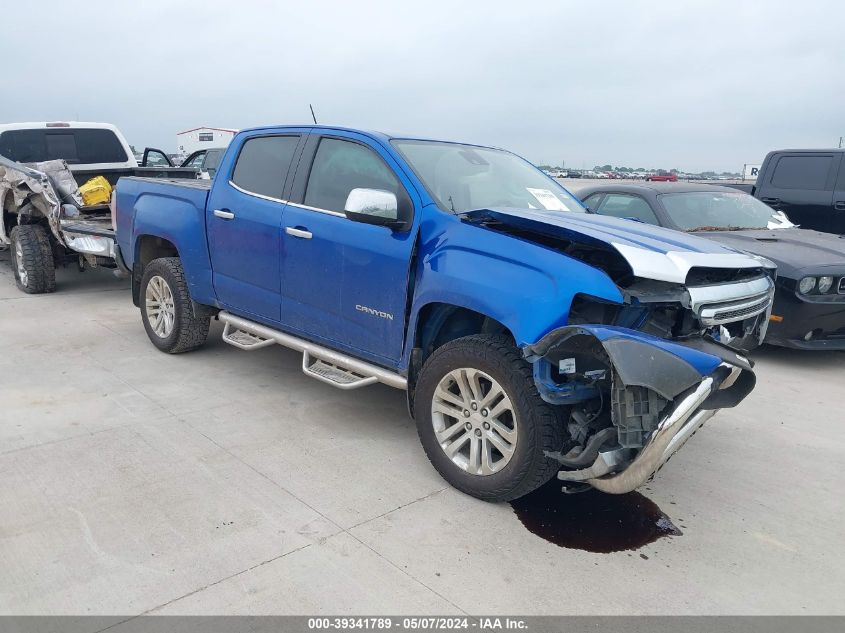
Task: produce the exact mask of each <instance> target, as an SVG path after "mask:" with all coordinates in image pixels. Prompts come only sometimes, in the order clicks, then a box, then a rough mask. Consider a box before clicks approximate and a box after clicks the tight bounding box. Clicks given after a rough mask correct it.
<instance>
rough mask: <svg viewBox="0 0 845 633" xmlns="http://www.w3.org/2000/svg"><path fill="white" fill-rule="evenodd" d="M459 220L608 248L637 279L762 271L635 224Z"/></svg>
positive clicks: (579, 216) (555, 217)
mask: <svg viewBox="0 0 845 633" xmlns="http://www.w3.org/2000/svg"><path fill="white" fill-rule="evenodd" d="M461 217H462V218H464V219H465V220H467V221H468V222H471V223H473V224H483V223H485V222H495V223H499V224H504V225H507V226H512V227H514V228H518V229H521V230H526V231H534V232H536V233H541V234H544V235H551V236H553V237H558V238H560V239H563V240H571V241H576V242H581V243H587V244H590V243H592V244H596V245H607V246H610V247H612V248H614V249H615V250H616V251H617V252H619V254H620V255H622V257H624V258H625V260H626V261H627V262H628V264H629V265H630V266H631V269H632V270H633V272H634V274H635V275H636V276H637V277H643V278H645V279H656V280H659V281H668V282H673V283H684V281H685V280H686V276H687V273H689V269H690V268H693V267H707V268H734V269H736V268H761V267H772V266H770V265H769V266H767V265H766V263H765V262H762V261H761V260H760V259H758V258H755V257H752V256H751V255H748V254H746V253H742V252H739V251H735V250H733V249H731V248H728V247H726V246H722V245H721V244H718V243H716V242H714V241H712V240H707V239H704V238H701V237H697V236H695V235H689V234H687V233H681V232H680V231H674V230H672V229H665V228H662V227H659V226H653V225H651V224H644V223H642V222H636V221H634V220H623V219H619V218H613V217H608V216H603V215H595V214H588V213H572V212H566V211H547V210H543V209H514V208H497V209H476V210H474V211H466V212H465V213H462V214H461Z"/></svg>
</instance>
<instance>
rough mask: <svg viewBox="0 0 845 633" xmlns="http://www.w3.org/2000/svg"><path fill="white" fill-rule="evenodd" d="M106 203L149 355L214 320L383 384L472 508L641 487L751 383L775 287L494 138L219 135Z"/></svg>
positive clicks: (749, 267)
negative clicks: (217, 144)
mask: <svg viewBox="0 0 845 633" xmlns="http://www.w3.org/2000/svg"><path fill="white" fill-rule="evenodd" d="M115 219H116V226H117V238H118V246H119V251H120V252H121V253H122V254H123V257H124V259H125V261H126V264H127V265H128V266H129V267H130V268H131V269H132V290H133V299H134V301H135V304H136V305H137V306H139V307H140V310H141V320H142V322H143V325H144V328H145V329H146V331H147V335H148V336H149V338H150V340H151V341H152V343H153V344H154V345H155V346H156V347H157V348H158V349H160V350H162V351H163V352H167V353H171V354H173V353H180V352H187V351H190V350H192V349H196V348H197V347H199V346H201V345H202V344H203V343H204V342H205V340H206V338H207V336H208V332H209V321H210V319H212V318H217V319H219V320H220V321H222V322H223V323H224V324H225V329H224V330H223V339H224V340H225V341H226V342H227V343H230V344H231V345H234V346H235V347H237V348H240V349H243V350H255V349H261V348H264V347H266V346H268V345H273V344H279V345H283V346H286V347H290V348H293V349H295V350H297V351H299V352H302V355H303V361H302V369H303V371H304V372H305V373H306V374H307V375H309V376H311V377H313V378H315V379H318V380H321V381H323V382H326V383H328V384H330V385H333V386H336V387H339V388H342V389H355V388H359V387H364V386H366V385H371V384H373V383H375V382H381V383H383V384H386V385H389V386H392V387H397V388H400V389H404V390H406V392H407V394H408V401H409V407H410V410H411V412H412V414H413V416H414V418H415V419H416V423H417V430H418V433H419V436H420V439H421V441H422V444H423V447H424V448H425V451H426V454H427V455H428V457H429V459H430V460H431V462H432V464H433V465H434V467H435V468H436V469H437V470H438V471H439V472H440V474H441V475H442V476H443V477H444V478H445V479H446V480H447V481H449V482H450V483H451V484H452V485H453V486H455V487H456V488H458V489H460V490H462V491H464V492H467V493H469V494H471V495H475V496H476V497H479V498H482V499H486V500H499V501H501V500H508V499H515V498H517V497H520V496H522V495H525V494H527V493H529V492H531V491H532V490H534V489H536V488H537V487H539V486H541V485H542V484H544V483H546V482H547V481H549V480H550V479H552V478H553V477H554V476H555V475H557V476H558V478H559V479H560V480H562V481H563V482H565V484H564V485H565V486H566V488H567V489H570V490H574V489H578V488H584V487H594V488H598V489H600V490H604V491H606V492H610V493H624V492H628V491H630V490H633V489H635V488H637V487H638V486H640V485H642V484H643V483H645V482H646V481H647V480H648V479H649V477H651V476H652V475H653V474H654V473H655V472H656V471H657V470H658V469H659V468H660V467H661V466H662V465H663V463H664V462H665V461H666V460H667V459H668V458H669V457H670V456H671V455H672V453H674V452H675V451H676V450H677V449H678V448H679V447H680V446H681V445H682V444H683V443H684V442H685V441H686V439H687V438H689V437H690V436H691V435H692V433H694V432H695V431H696V430H697V429H698V428H699V427H700V426H701V425H702V424H703V423H704V422H705V421H706V420H707V419H709V418H710V417H711V416H712V415H713V414H714V413H715V412H716V411H717V410H718V409H720V408H724V407H732V406H735V405H736V404H738V403H739V402H741V401H742V400H743V398H745V396H746V395H748V393H749V392H750V391H751V389H752V388H753V386H754V381H755V377H754V373H753V371H752V369H751V363H750V362H749V361H748V360H747V359H746V358H745V356H744V351H745V350H748V349H751V348H753V347H756V346H757V345H758V344H759V343H760V341H761V340H762V337H763V335H764V333H765V330H766V326H767V324H768V319H769V312H770V308H771V301H772V295H773V293H774V283H773V278H774V274H775V269H774V266H773V265H772V264H771V262H768V261H767V260H764V259H761V258H755V257H753V256H750V255H747V254H744V253H740V252H737V251H734V250H731V249H728V248H725V247H723V246H720V245H719V244H716V243H714V242H712V241H710V240H705V239H702V238H697V237H695V236H692V235H687V234H684V233H678V232H675V231H670V230H667V229H661V228H659V227H654V226H650V225H646V224H642V223H638V222H634V221H629V220H622V219H617V218H611V217H603V216H598V215H594V214H590V213H588V212H587V210H586V209H585V208H584V207H583V206H582V205H581V203H580V202H579V201H578V200H577V199H575V198H574V197H573V196H572V195H570V194H569V193H568V192H567V191H566V190H565V189H563V188H562V187H561V186H560V185H559V184H558V183H557V182H555V180H554V179H552V178H549V177H547V176H546V175H544V174H543V173H542V172H541V171H540V170H538V169H536V168H535V167H534V166H532V165H530V164H529V163H528V162H526V161H525V160H523V159H521V158H519V157H517V156H515V155H514V154H511V153H509V152H506V151H504V150H500V149H493V148H488V147H479V146H473V145H464V144H458V143H447V142H441V141H430V140H424V139H414V138H402V137H399V138H397V137H391V136H387V135H383V134H376V133H371V132H363V131H358V130H349V129H339V128H326V127H317V126H314V127H311V126H309V127H285V126H278V127H266V128H257V129H252V130H245V131H242V132H240V133H239V134H238V135H237V136H236V137H235V138H234V139H233V140H232V142H231V144H230V145H229V148H228V149H227V150H226V153H225V155H224V157H223V159H222V160H221V162H220V166H219V169H218V171H217V173H216V174H215V177H214V179H213V180H212V181H193V182H187V181H184V182H181V183H180V182H178V181H175V180H174V181H167V182H163V181H153V180H149V179H146V178H123V179H121V180H120V182H119V183H118V186H117V192H116V207H115ZM377 426H378V424H375V425H371V427H370V428H368V429H363V430H362V434H363V433H366V432H368V431H369V432H372V431H373V429H375V428H376V427H377ZM714 432H724V431H723V430H719V429H716V430H715V431H714ZM362 441H366V440H365V438H363V437H362Z"/></svg>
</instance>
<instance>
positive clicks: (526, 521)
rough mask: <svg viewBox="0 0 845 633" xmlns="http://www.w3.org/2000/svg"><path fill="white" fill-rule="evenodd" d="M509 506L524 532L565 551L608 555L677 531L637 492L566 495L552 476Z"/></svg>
mask: <svg viewBox="0 0 845 633" xmlns="http://www.w3.org/2000/svg"><path fill="white" fill-rule="evenodd" d="M511 506H512V507H513V510H514V512H516V516H517V517H519V520H520V521H521V522H522V524H523V525H524V526H525V527H526V528H528V530H529V531H530V532H532V533H534V534H536V535H537V536H539V537H541V538H544V539H545V540H547V541H548V542H549V543H554V544H555V545H558V546H560V547H568V548H570V549H581V550H585V551H588V552H598V553H602V554H608V553H610V552H621V551H624V550H635V549H638V548H640V547H642V546H643V545H647V544H648V543H653V542H654V541H656V540H657V539H659V538H662V537H664V536H681V535H683V532H681V531H680V530H679V529H678V528H677V527H675V525H674V524H673V523H672V520H671V519H670V518H669V517H668V516H666V515H665V514H664V513H663V512H662V511H661V510H660V508H658V507H657V506H656V505H655V504H654V502H653V501H651V500H649V499H647V498H646V497H644V496H643V495H641V494H640V493H638V492H629V493H628V494H624V495H609V494H604V493H601V492H598V491H595V490H590V491H587V492H580V493H577V494H569V495H568V494H564V493H563V492H561V485H560V483H559V482H557V481H556V480H554V481H551V482H549V483H548V484H546V485H545V486H543V487H542V488H540V489H539V490H537V491H535V492H532V493H531V494H530V495H527V496H525V497H522V498H521V499H517V500H516V501H511Z"/></svg>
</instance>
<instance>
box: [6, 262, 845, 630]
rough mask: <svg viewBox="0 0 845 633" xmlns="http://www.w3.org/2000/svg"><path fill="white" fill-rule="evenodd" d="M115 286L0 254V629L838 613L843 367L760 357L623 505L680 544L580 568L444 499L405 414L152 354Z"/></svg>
mask: <svg viewBox="0 0 845 633" xmlns="http://www.w3.org/2000/svg"><path fill="white" fill-rule="evenodd" d="M127 286H128V284H127V282H125V281H120V280H117V279H114V278H113V277H112V276H111V275H110V274H108V273H107V272H105V271H101V272H96V273H92V272H86V273H84V274H80V273H78V272H76V271H72V270H66V271H61V272H60V274H59V289H58V292H57V293H56V294H53V295H43V296H27V295H24V294H22V293H20V292H19V291H18V290H17V289H16V288H15V287H14V283H13V279H12V274H11V272H10V270H9V267H8V254H7V253H3V254H0V324H2V326H3V328H2V329H3V333H4V335H3V336H2V337H0V421H1V422H0V484H2V485H0V513H2V514H0V613H3V614H9V613H15V614H61V613H77V614H95V613H99V614H123V615H133V614H140V613H149V612H154V613H192V614H196V613H209V614H213V613H317V612H323V613H364V614H375V613H392V614H401V613H460V612H466V613H470V614H480V613H521V614H532V613H543V614H563V613H580V614H597V613H604V614H615V613H619V614H623V613H649V614H652V613H673V614H679V613H685V614H699V613H714V614H715V613H748V614H759V613H776V614H808V613H839V614H843V613H845V602H843V600H842V596H843V595H845V565H843V563H845V547H843V545H844V544H845V543H843V540H845V539H843V534H845V531H843V525H844V524H845V505H843V498H845V494H843V486H842V483H841V481H842V480H841V477H842V465H843V464H845V415H843V413H842V403H843V402H845V383H843V376H845V354H842V353H822V354H802V353H796V352H789V351H783V350H775V349H764V350H762V351H761V352H759V353H758V354H757V355H756V358H757V360H758V362H759V364H758V369H759V372H758V376H759V384H758V388H757V389H756V391H755V392H754V393H753V394H752V395H751V396H750V397H749V398H748V400H747V401H746V402H745V403H743V404H742V405H741V406H740V407H739V408H738V409H735V410H731V411H723V412H722V413H720V414H719V415H718V416H717V417H716V418H714V419H713V420H712V421H711V422H709V423H708V424H707V425H706V426H705V427H704V429H702V431H701V432H699V433H698V434H696V436H695V437H694V438H693V439H692V441H691V442H690V443H689V444H688V445H687V446H686V447H685V448H684V450H683V451H681V452H680V453H679V454H678V455H676V456H675V457H674V458H673V460H672V462H671V463H670V464H669V465H668V466H667V467H666V468H665V469H663V471H662V472H661V474H660V475H659V476H658V477H657V478H656V480H655V481H654V482H652V484H651V485H650V486H649V489H648V490H644V491H643V492H644V494H645V495H646V496H647V497H648V498H650V499H651V500H652V501H654V502H655V503H656V504H657V505H658V506H659V507H660V508H661V509H662V510H663V511H664V512H666V513H667V514H668V515H669V516H670V517H671V519H672V520H673V521H674V522H675V524H677V525H679V526H683V532H684V534H683V536H679V537H675V538H663V539H660V540H657V541H656V542H654V543H651V544H649V545H646V546H644V547H643V548H641V549H640V550H638V551H633V552H630V551H621V552H615V553H610V554H594V553H589V552H586V551H582V550H578V549H568V548H563V547H558V546H556V545H553V544H551V543H549V542H547V541H545V540H543V539H542V538H540V537H538V536H535V535H534V534H532V533H530V532H529V531H527V530H526V529H525V528H524V527H523V525H522V524H521V523H520V521H519V520H518V519H517V517H516V516H515V514H514V512H513V510H512V508H511V507H510V506H509V505H506V504H502V505H491V504H486V503H483V502H480V501H476V500H474V499H472V498H470V497H467V496H464V495H462V494H460V493H457V492H455V491H453V490H451V489H449V488H447V487H446V486H445V484H444V482H443V481H442V480H441V479H440V478H439V477H438V475H437V474H436V473H435V471H434V470H433V469H432V468H431V466H430V465H429V463H428V461H427V460H426V458H425V455H424V454H423V451H422V449H421V448H420V446H419V443H418V440H417V437H416V432H415V429H414V426H413V423H412V421H411V420H410V419H409V418H408V416H407V414H406V411H405V400H404V395H403V394H402V393H401V392H399V391H394V390H391V389H389V388H386V387H370V388H367V389H366V390H364V391H361V392H356V393H345V392H342V391H339V390H336V389H333V388H332V387H329V386H327V385H324V384H322V383H319V382H316V381H314V380H311V379H309V378H307V377H305V376H304V375H303V374H302V373H301V371H300V366H299V363H300V359H299V357H298V356H297V355H295V354H294V353H292V352H288V351H286V350H283V349H281V348H274V349H264V350H260V351H256V352H250V353H246V352H242V351H239V350H236V349H234V348H232V347H229V346H227V345H225V344H224V343H222V342H221V341H220V340H219V337H218V336H215V335H219V331H220V330H219V328H215V329H214V330H213V336H212V338H211V339H210V341H209V344H208V345H207V347H205V348H204V349H202V350H200V351H198V352H195V353H192V354H186V355H182V356H167V355H164V354H161V353H159V352H158V351H156V350H155V349H154V348H153V347H152V345H151V344H150V343H149V342H148V340H147V337H146V334H145V333H144V330H143V328H142V327H141V324H140V319H139V315H138V312H137V310H136V309H135V308H134V307H133V306H132V304H131V300H130V297H129V294H128V290H127ZM568 499H569V498H568V497H564V496H561V500H560V504H561V507H560V515H561V520H566V508H567V503H568V501H567V500H568ZM641 555H642V556H641ZM644 557H647V558H644Z"/></svg>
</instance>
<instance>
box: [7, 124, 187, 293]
mask: <svg viewBox="0 0 845 633" xmlns="http://www.w3.org/2000/svg"><path fill="white" fill-rule="evenodd" d="M95 176H102V177H104V178H105V179H106V180H108V181H109V183H111V184H112V185H114V184H115V183H116V182H117V180H118V178H120V177H121V176H147V177H152V178H196V176H197V171H196V169H190V168H181V169H180V168H172V167H145V166H139V165H138V161H137V160H136V159H135V156H134V155H133V153H132V150H131V148H130V146H129V143H127V141H126V139H125V138H124V136H123V134H121V133H120V131H119V130H118V129H117V128H116V127H115V126H113V125H110V124H108V123H80V122H53V123H47V122H41V123H8V124H0V210H2V222H0V249H2V248H7V247H11V250H12V257H11V260H12V268H13V270H14V273H15V280H16V282H17V285H18V288H20V289H21V290H23V291H24V292H27V293H30V294H36V293H43V292H53V291H54V290H55V289H56V274H55V269H56V265H57V264H62V265H63V264H66V263H68V262H77V263H78V264H79V266H80V268H84V267H85V266H89V267H96V266H104V267H107V268H113V269H115V270H116V271H118V272H126V271H125V268H124V267H123V264H122V262H121V261H120V255H119V253H118V252H117V251H116V249H115V247H114V244H115V241H114V227H113V226H112V218H111V213H110V210H109V205H108V204H98V205H87V206H86V205H85V204H84V203H83V200H82V197H81V196H80V193H79V188H78V187H79V185H81V184H84V183H85V182H87V181H88V180H89V179H91V178H93V177H95Z"/></svg>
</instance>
